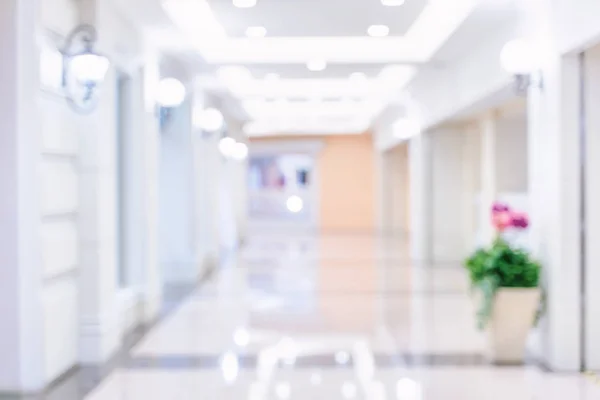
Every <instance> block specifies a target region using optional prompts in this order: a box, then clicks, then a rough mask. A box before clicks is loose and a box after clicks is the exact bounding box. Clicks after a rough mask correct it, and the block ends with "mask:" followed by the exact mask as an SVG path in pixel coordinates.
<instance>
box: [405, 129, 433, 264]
mask: <svg viewBox="0 0 600 400" xmlns="http://www.w3.org/2000/svg"><path fill="white" fill-rule="evenodd" d="M430 135H431V134H430V133H429V132H423V133H422V134H421V135H419V136H417V137H414V138H412V139H411V140H410V142H409V175H410V230H411V232H410V236H411V243H410V251H411V258H412V259H414V260H416V261H423V262H427V261H430V260H431V257H432V253H431V251H432V247H431V217H432V216H431V210H432V209H431V204H432V203H431V195H432V182H431V167H432V165H431V163H432V160H431V157H432V154H431V137H430Z"/></svg>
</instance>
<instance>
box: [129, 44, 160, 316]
mask: <svg viewBox="0 0 600 400" xmlns="http://www.w3.org/2000/svg"><path fill="white" fill-rule="evenodd" d="M146 53H147V54H146V55H145V59H144V60H145V62H144V66H143V68H142V69H141V71H140V74H141V78H142V83H143V86H142V92H141V94H142V98H141V99H138V101H137V102H136V103H135V104H136V105H137V106H138V107H139V108H138V110H137V111H136V115H139V116H140V121H138V122H137V123H136V127H137V128H136V130H135V132H136V134H135V137H136V143H137V146H138V147H139V148H140V149H141V153H142V156H141V160H140V161H141V168H140V170H139V172H140V175H139V178H140V179H141V180H142V187H141V197H140V198H139V203H138V205H139V209H140V211H138V215H139V216H140V217H142V218H141V220H140V224H141V225H142V228H143V230H142V232H141V237H142V248H143V257H142V259H143V268H142V271H143V272H142V277H141V282H140V284H141V290H142V301H143V313H144V314H143V318H144V320H145V322H146V323H148V322H151V321H153V320H155V319H156V318H157V316H158V315H159V312H160V307H161V304H162V274H161V269H160V267H161V265H160V261H159V253H158V249H159V239H158V234H159V231H158V211H159V168H160V146H161V136H160V129H159V120H158V118H157V116H156V110H155V106H156V103H155V102H156V99H155V88H156V87H157V86H158V82H159V78H160V74H159V68H158V57H157V55H156V54H154V53H153V52H151V51H146Z"/></svg>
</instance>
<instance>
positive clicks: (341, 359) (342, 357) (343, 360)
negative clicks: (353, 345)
mask: <svg viewBox="0 0 600 400" xmlns="http://www.w3.org/2000/svg"><path fill="white" fill-rule="evenodd" d="M335 361H336V362H337V363H338V364H340V365H345V364H348V362H350V354H348V352H347V351H338V352H337V353H335Z"/></svg>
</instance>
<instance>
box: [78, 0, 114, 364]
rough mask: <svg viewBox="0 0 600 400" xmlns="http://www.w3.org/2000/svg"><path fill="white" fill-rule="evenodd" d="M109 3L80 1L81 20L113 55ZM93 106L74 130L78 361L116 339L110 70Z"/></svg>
mask: <svg viewBox="0 0 600 400" xmlns="http://www.w3.org/2000/svg"><path fill="white" fill-rule="evenodd" d="M108 6H109V4H107V3H105V2H102V1H93V0H87V1H85V2H83V3H81V9H80V11H81V18H82V21H84V22H88V23H91V24H93V25H94V26H96V28H97V30H98V33H99V41H98V49H97V51H99V52H102V53H105V54H108V55H109V56H110V55H112V54H113V47H112V46H113V42H112V40H111V39H112V37H111V23H112V22H113V21H112V15H111V14H110V12H109V10H108V9H106V8H105V7H108ZM98 95H99V102H98V107H97V109H96V110H94V112H92V113H91V114H90V115H86V116H84V117H82V130H81V135H80V155H81V159H80V171H81V179H80V188H79V189H80V207H81V216H80V232H81V240H80V258H81V273H80V276H79V279H80V304H79V307H80V316H81V317H80V318H81V319H80V341H79V345H80V361H81V362H82V363H83V364H96V363H101V362H104V361H106V360H107V359H108V358H109V357H110V356H111V355H112V354H113V353H114V352H115V351H116V349H117V348H118V346H119V344H120V340H121V324H120V313H119V306H118V302H117V289H118V288H117V247H116V241H117V236H116V232H117V225H116V223H117V212H116V206H117V204H116V200H117V193H116V189H117V182H116V174H117V172H116V165H117V164H116V157H117V141H116V134H115V131H116V104H117V102H116V76H115V71H114V69H111V70H110V71H109V73H108V75H107V76H106V79H105V81H104V84H103V87H102V90H101V91H100V92H99V93H98Z"/></svg>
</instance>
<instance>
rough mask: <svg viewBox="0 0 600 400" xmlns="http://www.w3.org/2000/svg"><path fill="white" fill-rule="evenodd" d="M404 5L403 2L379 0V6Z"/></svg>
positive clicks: (401, 0)
mask: <svg viewBox="0 0 600 400" xmlns="http://www.w3.org/2000/svg"><path fill="white" fill-rule="evenodd" d="M404 3H405V0H381V4H383V5H384V6H388V7H396V6H401V5H403V4H404Z"/></svg>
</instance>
